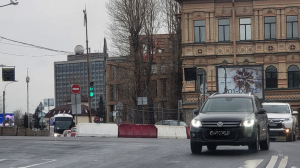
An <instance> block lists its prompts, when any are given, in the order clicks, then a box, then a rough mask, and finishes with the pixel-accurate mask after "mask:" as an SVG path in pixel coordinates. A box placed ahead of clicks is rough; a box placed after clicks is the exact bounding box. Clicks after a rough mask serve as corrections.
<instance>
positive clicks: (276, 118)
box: [262, 103, 298, 141]
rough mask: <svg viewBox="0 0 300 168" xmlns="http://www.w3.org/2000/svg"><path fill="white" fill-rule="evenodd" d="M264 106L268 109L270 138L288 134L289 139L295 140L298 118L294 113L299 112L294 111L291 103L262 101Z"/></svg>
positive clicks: (287, 138)
mask: <svg viewBox="0 0 300 168" xmlns="http://www.w3.org/2000/svg"><path fill="white" fill-rule="evenodd" d="M262 106H263V108H264V109H265V110H266V111H267V115H268V120H269V135H270V138H276V137H277V136H286V140H287V141H295V140H296V126H297V120H296V117H295V116H293V114H298V112H297V111H292V108H291V106H290V104H289V103H262Z"/></svg>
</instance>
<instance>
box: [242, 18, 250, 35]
mask: <svg viewBox="0 0 300 168" xmlns="http://www.w3.org/2000/svg"><path fill="white" fill-rule="evenodd" d="M240 40H251V18H241V19H240Z"/></svg>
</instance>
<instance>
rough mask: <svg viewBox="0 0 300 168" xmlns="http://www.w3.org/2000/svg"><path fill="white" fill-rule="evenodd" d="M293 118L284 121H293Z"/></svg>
mask: <svg viewBox="0 0 300 168" xmlns="http://www.w3.org/2000/svg"><path fill="white" fill-rule="evenodd" d="M292 120H293V118H285V119H284V121H292Z"/></svg>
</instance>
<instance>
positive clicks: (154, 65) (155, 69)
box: [151, 64, 157, 74]
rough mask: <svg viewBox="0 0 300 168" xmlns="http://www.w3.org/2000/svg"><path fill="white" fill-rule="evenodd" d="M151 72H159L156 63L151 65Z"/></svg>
mask: <svg viewBox="0 0 300 168" xmlns="http://www.w3.org/2000/svg"><path fill="white" fill-rule="evenodd" d="M151 73H152V74H156V73H157V67H156V64H152V65H151Z"/></svg>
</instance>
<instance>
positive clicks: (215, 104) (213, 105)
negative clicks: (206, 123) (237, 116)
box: [202, 97, 253, 112]
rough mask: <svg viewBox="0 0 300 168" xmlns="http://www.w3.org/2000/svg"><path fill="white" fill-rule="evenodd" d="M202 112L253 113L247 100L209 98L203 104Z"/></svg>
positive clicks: (250, 100) (250, 102) (250, 103)
mask: <svg viewBox="0 0 300 168" xmlns="http://www.w3.org/2000/svg"><path fill="white" fill-rule="evenodd" d="M202 112H253V106H252V99H249V98H231V97H227V98H225V97H224V98H211V99H208V100H207V102H206V103H205V105H204V107H203V109H202Z"/></svg>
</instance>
